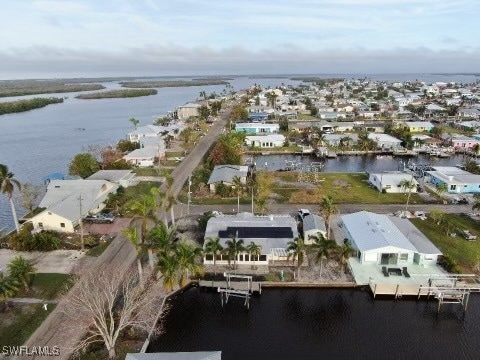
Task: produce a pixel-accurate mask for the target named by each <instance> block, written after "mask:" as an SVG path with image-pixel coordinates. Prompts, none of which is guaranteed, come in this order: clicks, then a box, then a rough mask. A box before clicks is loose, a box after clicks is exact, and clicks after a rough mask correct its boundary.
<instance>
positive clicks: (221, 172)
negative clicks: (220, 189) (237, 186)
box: [207, 165, 248, 193]
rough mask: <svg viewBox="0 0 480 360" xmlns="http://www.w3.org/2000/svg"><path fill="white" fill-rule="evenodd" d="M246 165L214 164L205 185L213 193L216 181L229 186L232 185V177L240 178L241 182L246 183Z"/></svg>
mask: <svg viewBox="0 0 480 360" xmlns="http://www.w3.org/2000/svg"><path fill="white" fill-rule="evenodd" d="M247 176H248V166H242V165H216V166H215V168H214V169H213V171H212V174H211V175H210V178H209V179H208V182H207V185H208V186H209V187H210V191H211V192H212V193H215V187H216V185H217V184H218V183H222V184H224V185H227V186H229V187H233V178H235V177H238V178H240V182H241V183H242V184H244V185H245V184H246V183H247Z"/></svg>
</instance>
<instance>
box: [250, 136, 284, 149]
mask: <svg viewBox="0 0 480 360" xmlns="http://www.w3.org/2000/svg"><path fill="white" fill-rule="evenodd" d="M284 144H285V136H283V135H280V134H268V135H249V136H246V137H245V145H247V146H255V147H260V148H272V147H282V146H283V145H284Z"/></svg>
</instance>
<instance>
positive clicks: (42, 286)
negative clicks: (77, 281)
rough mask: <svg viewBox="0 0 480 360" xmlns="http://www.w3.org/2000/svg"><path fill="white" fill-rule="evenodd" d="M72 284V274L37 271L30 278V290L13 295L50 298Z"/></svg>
mask: <svg viewBox="0 0 480 360" xmlns="http://www.w3.org/2000/svg"><path fill="white" fill-rule="evenodd" d="M72 285H73V276H72V275H69V274H57V273H38V274H35V276H34V277H33V279H32V282H31V284H30V290H28V291H20V292H18V293H17V294H16V295H15V297H30V298H37V299H45V300H52V299H55V298H57V297H58V296H59V295H60V294H61V293H62V291H64V290H65V289H67V288H69V287H70V286H72Z"/></svg>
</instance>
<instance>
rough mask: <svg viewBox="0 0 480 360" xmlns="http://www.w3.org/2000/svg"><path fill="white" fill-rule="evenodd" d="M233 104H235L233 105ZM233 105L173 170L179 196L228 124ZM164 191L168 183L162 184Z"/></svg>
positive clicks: (175, 189) (174, 186)
mask: <svg viewBox="0 0 480 360" xmlns="http://www.w3.org/2000/svg"><path fill="white" fill-rule="evenodd" d="M232 106H233V105H232ZM230 112H231V107H229V108H228V109H227V110H226V111H225V112H224V113H223V114H222V115H221V116H220V119H219V120H218V121H216V122H215V124H214V125H213V126H212V127H211V128H210V130H209V131H208V133H207V134H206V135H205V136H204V137H203V138H201V139H200V140H199V141H198V143H197V146H196V147H195V148H194V149H193V150H192V151H191V152H190V154H188V155H187V156H186V157H185V159H183V161H182V162H181V163H180V164H179V165H178V166H177V167H176V168H175V170H173V172H172V177H173V179H174V182H173V193H174V195H175V196H177V195H178V194H179V193H180V190H182V188H183V185H184V184H185V182H186V181H187V179H188V177H189V176H190V175H191V174H192V172H193V170H195V168H196V167H197V166H198V164H200V162H201V161H202V160H203V158H204V156H205V155H206V154H207V151H208V149H210V147H211V146H212V144H213V142H214V141H215V139H216V138H217V137H218V135H220V134H221V133H222V131H223V129H224V128H225V125H226V124H227V120H228V117H229V116H230ZM161 189H162V191H166V184H164V185H162V187H161Z"/></svg>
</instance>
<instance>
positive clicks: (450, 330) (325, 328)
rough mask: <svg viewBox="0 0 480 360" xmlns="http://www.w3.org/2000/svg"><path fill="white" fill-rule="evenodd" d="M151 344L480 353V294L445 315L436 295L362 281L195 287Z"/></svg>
mask: <svg viewBox="0 0 480 360" xmlns="http://www.w3.org/2000/svg"><path fill="white" fill-rule="evenodd" d="M170 305H171V309H170V310H169V313H168V315H167V316H166V319H165V323H164V333H163V335H161V336H160V337H159V338H157V339H156V340H154V341H153V343H151V345H150V347H149V349H148V352H178V351H213V350H216V351H218V350H221V351H222V352H223V354H222V359H223V360H233V359H249V360H254V359H302V360H303V359H478V356H479V354H480V341H478V339H479V334H480V296H478V295H472V296H471V299H470V303H469V308H468V311H467V313H466V314H465V316H464V315H463V311H462V307H461V306H459V305H449V304H447V305H445V306H444V307H442V310H441V312H440V314H438V315H437V312H436V308H437V306H436V305H437V302H436V301H435V300H431V301H429V302H427V301H423V300H422V301H415V300H406V299H402V300H399V301H393V300H391V299H388V300H378V299H376V300H373V299H372V296H371V295H370V292H369V291H367V290H361V289H264V291H263V292H262V295H260V296H258V297H254V298H253V299H252V302H251V304H250V310H249V311H247V310H246V309H245V308H244V306H243V300H242V299H231V300H230V301H229V303H228V304H227V305H226V306H225V307H224V308H222V307H221V304H220V296H219V294H217V293H214V292H204V291H201V290H200V289H198V288H191V289H189V290H187V291H186V292H185V293H184V294H182V295H179V296H177V297H176V298H174V299H173V300H172V301H171V303H170Z"/></svg>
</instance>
